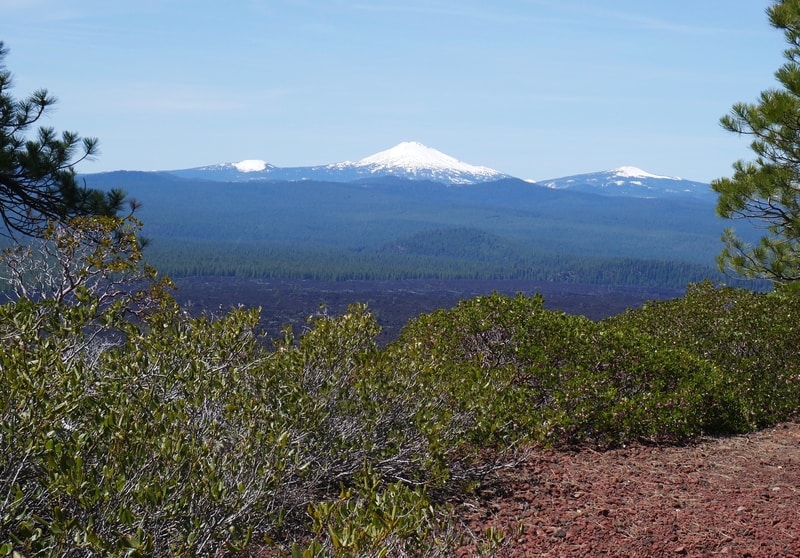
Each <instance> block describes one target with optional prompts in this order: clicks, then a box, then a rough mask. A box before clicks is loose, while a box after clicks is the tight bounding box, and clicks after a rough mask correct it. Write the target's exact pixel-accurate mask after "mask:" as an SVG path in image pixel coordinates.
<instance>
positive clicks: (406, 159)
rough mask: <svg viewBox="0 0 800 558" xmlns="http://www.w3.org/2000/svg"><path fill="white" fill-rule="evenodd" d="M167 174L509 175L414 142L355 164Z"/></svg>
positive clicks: (215, 177) (457, 179) (240, 166)
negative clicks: (468, 162)
mask: <svg viewBox="0 0 800 558" xmlns="http://www.w3.org/2000/svg"><path fill="white" fill-rule="evenodd" d="M169 172H171V173H172V174H174V175H176V176H180V177H183V178H202V179H204V180H212V181H219V182H251V181H256V180H274V181H292V182H298V181H313V180H321V181H332V182H353V181H363V180H373V179H378V178H381V177H393V178H401V179H405V180H429V181H433V182H440V183H442V184H447V185H463V184H477V183H480V182H488V181H492V180H500V179H502V178H509V176H508V175H506V174H503V173H501V172H498V171H496V170H493V169H490V168H488V167H480V166H475V165H469V164H467V163H464V162H462V161H459V160H458V159H456V158H454V157H451V156H449V155H445V154H444V153H442V152H441V151H438V150H436V149H433V148H431V147H426V146H425V145H422V144H421V143H419V142H416V141H406V142H403V143H400V144H398V145H396V146H394V147H392V148H391V149H387V150H386V151H381V152H379V153H375V154H374V155H370V156H369V157H365V158H364V159H361V160H359V161H357V162H355V163H352V162H350V161H345V162H343V163H334V164H331V165H323V166H313V167H276V166H274V165H270V164H268V163H267V162H265V161H262V160H260V159H245V160H243V161H239V162H238V163H222V164H219V165H211V166H206V167H198V168H193V169H183V170H177V171H169Z"/></svg>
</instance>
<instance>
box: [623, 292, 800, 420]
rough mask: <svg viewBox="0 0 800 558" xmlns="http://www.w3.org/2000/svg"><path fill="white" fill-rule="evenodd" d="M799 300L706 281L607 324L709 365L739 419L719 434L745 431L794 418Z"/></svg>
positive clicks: (799, 384)
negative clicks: (680, 296) (637, 333)
mask: <svg viewBox="0 0 800 558" xmlns="http://www.w3.org/2000/svg"><path fill="white" fill-rule="evenodd" d="M798 316H800V297H798V296H797V294H794V293H791V292H775V293H768V294H766V293H758V292H752V291H747V290H743V289H734V288H730V287H720V288H715V287H714V286H713V285H711V284H710V283H708V282H705V283H700V284H697V285H690V286H689V288H688V289H687V292H686V296H684V297H683V298H681V299H676V300H672V301H664V302H654V303H649V304H647V305H645V306H644V307H642V308H640V309H637V310H632V311H629V312H627V313H625V314H622V315H620V316H617V317H615V318H612V319H609V320H608V323H609V324H613V325H615V326H618V327H624V328H626V329H628V330H636V331H640V332H643V333H647V334H649V335H650V336H652V337H654V338H656V339H658V340H659V341H660V342H661V343H662V344H665V345H667V346H670V347H675V348H680V349H681V350H684V351H686V352H690V353H692V354H694V355H695V356H696V357H698V358H701V359H703V360H705V361H707V362H710V363H711V364H713V365H714V367H715V368H716V369H717V370H718V371H719V372H718V373H719V374H720V377H719V389H721V390H723V391H724V394H725V395H724V400H725V403H724V404H726V405H729V406H734V407H736V408H737V409H738V412H739V413H740V419H739V420H738V421H735V420H734V421H733V422H731V423H725V424H720V425H719V428H718V429H717V430H718V431H725V432H743V431H747V430H751V429H754V428H761V427H764V426H768V425H772V424H775V423H776V422H778V421H783V420H788V419H791V418H793V417H795V416H797V412H798V409H800V327H799V326H798V322H797V320H798Z"/></svg>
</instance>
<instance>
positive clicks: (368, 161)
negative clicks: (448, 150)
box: [354, 141, 501, 176]
mask: <svg viewBox="0 0 800 558" xmlns="http://www.w3.org/2000/svg"><path fill="white" fill-rule="evenodd" d="M354 166H357V167H372V172H377V171H379V170H383V169H392V168H401V169H404V170H406V171H410V172H414V171H420V170H434V171H456V172H463V173H471V174H477V175H482V176H493V175H499V174H501V173H500V172H498V171H496V170H494V169H490V168H488V167H480V166H474V165H470V164H467V163H464V162H462V161H459V160H458V159H456V158H454V157H451V156H450V155H446V154H444V153H442V152H441V151H438V150H436V149H433V148H431V147H427V146H425V145H422V144H421V143H419V142H416V141H405V142H403V143H400V144H398V145H396V146H394V147H392V148H391V149H387V150H386V151H381V152H379V153H375V154H374V155H370V156H369V157H365V158H364V159H361V160H360V161H357V162H356V163H354Z"/></svg>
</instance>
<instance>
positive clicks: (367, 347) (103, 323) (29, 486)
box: [0, 218, 800, 556]
mask: <svg viewBox="0 0 800 558" xmlns="http://www.w3.org/2000/svg"><path fill="white" fill-rule="evenodd" d="M138 229H139V223H138V222H136V221H135V220H133V219H132V218H129V219H81V220H76V221H74V222H72V223H70V224H69V227H67V226H66V225H63V224H62V225H53V226H52V227H51V228H50V229H48V233H47V235H45V238H44V239H43V240H42V241H41V242H40V243H38V244H33V245H30V246H20V247H17V248H15V249H12V250H10V251H7V252H6V253H5V254H4V256H3V261H4V263H5V271H4V272H3V273H0V275H2V276H3V277H4V278H5V279H6V281H7V282H8V283H9V284H10V286H11V292H12V293H14V296H12V297H11V299H9V301H8V302H6V303H5V304H3V305H0V382H1V383H0V385H2V388H3V389H2V390H0V556H2V555H17V556H221V555H235V554H237V553H240V552H244V551H246V550H247V549H249V548H252V547H253V546H262V545H268V546H274V547H275V548H277V549H279V550H283V551H285V552H287V553H290V554H292V555H294V556H325V555H332V556H403V555H415V556H416V555H428V556H436V555H441V556H444V555H447V553H448V550H449V549H450V548H451V547H452V546H453V545H455V544H457V543H458V537H459V531H458V529H457V525H456V524H455V523H454V522H453V521H452V517H450V515H449V512H448V508H447V506H445V505H443V501H444V497H445V495H447V494H452V493H453V491H456V490H468V489H469V488H470V487H472V486H474V485H475V483H477V482H480V479H481V478H482V475H485V474H486V473H487V472H489V471H490V470H491V469H492V468H493V467H499V466H504V465H507V464H509V463H512V462H513V460H514V459H516V458H517V456H518V455H519V454H518V452H519V451H521V450H522V448H526V447H527V448H529V447H531V446H533V447H535V446H536V445H552V446H566V445H586V444H590V445H593V446H595V447H608V446H614V445H620V444H625V443H631V442H635V441H643V442H650V443H665V442H673V441H680V440H686V439H689V438H691V437H694V436H697V435H700V434H705V433H736V432H744V431H747V430H751V429H753V428H758V427H763V426H766V425H769V424H773V423H775V422H777V421H782V420H787V419H791V418H793V417H795V416H796V414H797V409H798V408H800V364H798V363H800V354H798V353H800V328H798V327H797V326H796V322H797V317H798V316H800V299H798V297H797V296H796V295H795V294H792V293H790V292H776V293H770V294H763V293H755V292H749V291H744V290H740V289H730V288H724V287H714V286H712V285H710V284H707V283H706V284H700V285H692V286H690V287H689V289H688V290H687V293H686V296H685V297H683V298H681V299H677V300H673V301H666V302H659V303H651V304H647V305H645V306H644V307H642V308H640V309H637V310H631V311H629V312H626V313H624V314H622V315H620V316H617V317H615V318H611V319H608V320H605V321H602V322H593V321H591V320H588V319H586V318H584V317H580V316H570V315H566V314H564V313H560V312H553V311H549V310H545V309H544V307H543V301H542V299H541V297H539V296H535V297H527V296H523V295H517V296H515V297H508V296H500V295H497V294H494V295H490V296H482V297H476V298H474V299H471V300H465V301H462V302H461V303H459V304H458V305H457V306H456V307H454V308H451V309H443V310H440V311H437V312H434V313H431V314H428V315H423V316H419V317H417V318H416V319H414V320H412V321H411V322H409V323H408V324H407V326H406V327H405V328H404V330H403V331H402V333H401V335H400V336H399V338H398V339H397V340H396V341H394V342H393V343H391V344H390V345H389V346H388V347H385V348H380V347H379V346H378V345H377V344H376V341H375V339H376V337H377V335H378V333H379V331H380V328H379V325H378V323H377V322H376V320H375V318H374V316H372V315H371V313H370V312H369V310H368V309H367V308H366V307H365V306H363V305H354V306H352V307H351V308H349V309H348V311H347V312H345V313H344V314H343V315H341V316H335V317H332V316H326V315H323V316H321V317H318V318H317V319H315V320H314V321H312V322H310V323H309V324H308V328H307V329H306V330H305V331H303V332H301V334H299V335H297V336H295V334H294V333H293V332H292V331H291V330H289V329H286V330H285V331H283V332H282V334H281V335H280V336H278V338H277V339H276V340H273V341H272V342H271V343H270V341H269V340H268V339H267V338H266V336H265V335H263V334H262V333H261V332H259V331H258V330H257V324H258V310H257V309H244V308H237V309H233V310H231V311H229V312H227V313H225V314H223V315H221V316H218V317H209V316H200V317H191V316H188V315H186V313H185V312H184V311H183V310H182V309H181V308H179V307H178V305H177V304H176V303H175V301H174V299H173V298H172V296H171V295H170V293H169V288H170V286H171V285H170V283H169V281H168V280H167V279H163V278H162V279H159V278H158V277H157V274H156V272H155V270H153V269H152V268H149V267H147V266H146V265H145V264H144V263H143V259H142V253H141V250H140V245H139V242H138V241H137V234H138ZM490 456H491V457H490ZM501 540H502V534H498V533H493V534H491V536H489V537H488V539H487V540H486V541H485V542H486V544H485V545H483V546H481V548H486V549H489V550H491V548H493V546H492V545H494V544H495V543H498V542H499V541H501ZM479 546H480V545H479Z"/></svg>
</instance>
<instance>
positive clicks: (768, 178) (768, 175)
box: [712, 0, 800, 285]
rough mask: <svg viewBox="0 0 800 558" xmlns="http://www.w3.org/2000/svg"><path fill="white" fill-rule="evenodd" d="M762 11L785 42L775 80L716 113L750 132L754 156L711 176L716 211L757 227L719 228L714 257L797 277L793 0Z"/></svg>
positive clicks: (798, 154) (796, 1)
mask: <svg viewBox="0 0 800 558" xmlns="http://www.w3.org/2000/svg"><path fill="white" fill-rule="evenodd" d="M767 15H768V17H769V21H770V24H771V25H772V26H773V27H775V28H777V29H780V30H782V31H783V33H784V35H785V38H786V42H787V44H788V48H787V49H786V50H785V51H784V55H785V57H786V62H785V63H784V64H783V66H781V67H780V68H779V69H778V70H777V71H776V72H775V77H776V78H777V81H778V83H779V84H780V86H779V87H778V88H773V89H769V90H766V91H763V92H762V93H761V95H760V96H759V98H758V100H757V102H755V103H737V104H735V105H734V106H733V107H732V109H731V112H730V113H729V114H728V115H726V116H724V117H723V118H722V119H721V121H720V122H721V124H722V126H723V127H724V128H725V129H726V130H728V131H731V132H734V133H737V134H740V135H746V136H749V137H751V138H752V141H751V143H750V147H751V149H752V151H753V152H754V153H755V155H756V157H755V159H754V160H753V161H750V162H744V161H741V160H740V161H737V162H736V163H735V164H734V165H733V169H734V173H733V176H732V177H730V178H722V179H719V180H716V181H714V182H713V183H712V188H713V189H714V190H715V191H716V192H717V193H719V200H718V203H717V212H718V213H719V215H720V216H722V217H724V218H728V219H746V220H749V221H751V222H752V223H754V224H756V225H757V226H759V227H760V228H763V229H764V234H763V236H762V237H761V239H760V241H759V242H758V244H756V245H755V246H753V245H750V244H748V243H746V242H744V241H743V240H742V239H741V238H739V237H737V236H736V235H735V233H734V231H733V230H732V229H728V230H726V231H725V233H724V235H723V243H724V249H723V251H722V253H721V254H720V255H719V257H718V262H719V265H720V267H721V268H722V269H726V268H727V269H730V270H732V271H734V272H736V273H739V274H742V275H744V276H746V277H755V278H765V279H769V280H771V281H773V282H774V283H776V284H779V285H780V284H791V283H796V284H800V283H798V282H799V281H800V0H779V1H777V2H775V3H774V4H773V5H772V6H770V7H769V8H768V9H767Z"/></svg>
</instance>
